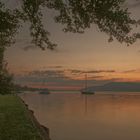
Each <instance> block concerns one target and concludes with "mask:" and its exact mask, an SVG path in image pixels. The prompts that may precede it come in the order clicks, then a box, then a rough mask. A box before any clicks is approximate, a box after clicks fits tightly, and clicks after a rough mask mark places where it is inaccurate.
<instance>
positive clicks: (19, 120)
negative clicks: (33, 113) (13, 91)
mask: <svg viewBox="0 0 140 140" xmlns="http://www.w3.org/2000/svg"><path fill="white" fill-rule="evenodd" d="M0 140H41V136H40V133H39V130H38V128H36V127H35V125H34V123H33V122H32V120H31V117H30V115H29V112H28V111H27V108H26V107H25V105H24V104H23V103H22V102H21V100H20V99H19V97H17V96H15V95H4V96H3V95H0Z"/></svg>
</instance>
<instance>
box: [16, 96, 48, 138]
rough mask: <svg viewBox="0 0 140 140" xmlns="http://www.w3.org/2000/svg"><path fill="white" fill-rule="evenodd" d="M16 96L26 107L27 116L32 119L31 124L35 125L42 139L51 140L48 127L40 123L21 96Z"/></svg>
mask: <svg viewBox="0 0 140 140" xmlns="http://www.w3.org/2000/svg"><path fill="white" fill-rule="evenodd" d="M17 97H18V98H19V99H20V101H21V103H22V104H23V105H24V106H25V107H26V111H27V113H28V115H29V118H30V120H31V121H32V124H33V125H34V127H36V128H37V129H38V130H39V134H40V136H41V137H42V140H51V139H50V137H49V128H47V127H45V126H44V125H42V124H40V123H39V121H38V120H37V119H36V117H35V115H34V111H33V110H31V109H29V106H28V104H26V103H25V101H24V100H23V99H22V98H20V97H19V96H17Z"/></svg>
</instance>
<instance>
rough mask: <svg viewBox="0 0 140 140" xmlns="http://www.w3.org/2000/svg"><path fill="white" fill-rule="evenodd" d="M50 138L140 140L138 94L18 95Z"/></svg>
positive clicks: (67, 139)
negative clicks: (47, 130)
mask: <svg viewBox="0 0 140 140" xmlns="http://www.w3.org/2000/svg"><path fill="white" fill-rule="evenodd" d="M20 96H21V98H22V99H23V100H24V101H25V102H26V103H27V104H28V105H29V108H30V109H32V110H33V111H34V112H35V116H36V118H37V119H38V121H39V122H40V123H41V124H43V125H44V126H46V127H48V128H49V130H50V137H51V140H140V93H132V92H127V93H126V92H122V93H121V92H119V93H118V92H97V93H96V94H94V95H82V94H80V93H79V92H77V91H75V92H64V91H63V92H52V93H51V94H49V95H41V94H38V93H31V92H27V93H24V94H21V95H20Z"/></svg>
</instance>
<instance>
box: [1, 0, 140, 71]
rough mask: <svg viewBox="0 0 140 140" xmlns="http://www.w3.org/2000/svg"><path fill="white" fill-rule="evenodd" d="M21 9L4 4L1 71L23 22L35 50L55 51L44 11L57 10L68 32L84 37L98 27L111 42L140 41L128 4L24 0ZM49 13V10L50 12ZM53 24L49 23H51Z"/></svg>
mask: <svg viewBox="0 0 140 140" xmlns="http://www.w3.org/2000/svg"><path fill="white" fill-rule="evenodd" d="M20 1H21V5H20V7H19V8H15V9H10V8H8V6H6V3H4V1H3V2H0V71H2V70H3V67H4V66H3V61H4V59H3V54H4V51H5V49H6V47H7V46H10V45H11V44H12V43H14V37H15V35H16V34H17V33H18V29H19V27H21V26H22V24H23V22H29V23H30V35H31V36H32V42H31V43H33V44H34V45H35V46H38V47H40V48H41V49H43V50H44V49H45V48H48V49H54V48H55V46H56V44H54V43H53V42H51V41H50V39H49V35H50V33H49V32H48V31H47V30H46V29H44V26H43V23H42V18H43V13H42V8H47V11H48V12H49V11H50V10H55V11H57V14H56V16H55V17H53V18H54V21H55V22H57V23H61V24H63V25H64V28H63V31H64V32H73V33H83V32H84V31H85V29H87V28H90V27H91V25H92V24H96V25H97V27H98V28H99V30H100V31H101V32H105V33H106V34H107V35H108V36H109V42H110V41H113V39H114V38H115V39H117V40H118V41H119V42H120V43H123V42H124V43H126V44H127V45H129V44H132V43H134V42H135V41H136V40H137V39H139V38H140V34H139V33H133V32H132V31H133V28H134V27H136V26H138V25H139V21H136V20H135V19H132V18H131V17H130V13H129V11H128V9H127V8H124V7H123V4H124V2H125V0H20ZM48 9H49V10H48ZM48 20H49V19H48Z"/></svg>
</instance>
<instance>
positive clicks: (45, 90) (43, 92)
mask: <svg viewBox="0 0 140 140" xmlns="http://www.w3.org/2000/svg"><path fill="white" fill-rule="evenodd" d="M43 84H45V81H44V82H43ZM39 93H40V94H50V91H49V90H48V89H47V88H43V89H41V90H40V92H39Z"/></svg>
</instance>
